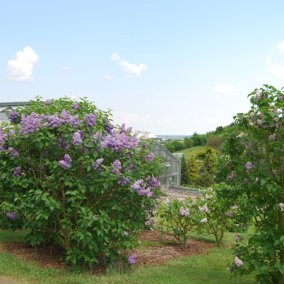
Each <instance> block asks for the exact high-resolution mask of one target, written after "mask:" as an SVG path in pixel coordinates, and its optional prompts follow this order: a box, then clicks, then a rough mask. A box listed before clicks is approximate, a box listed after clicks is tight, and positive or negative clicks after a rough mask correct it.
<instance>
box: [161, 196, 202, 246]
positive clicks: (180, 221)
mask: <svg viewBox="0 0 284 284" xmlns="http://www.w3.org/2000/svg"><path fill="white" fill-rule="evenodd" d="M195 211H196V208H195V206H194V202H193V201H192V200H191V199H185V200H183V201H180V200H178V199H174V200H172V201H169V202H168V203H162V204H161V206H160V208H159V211H158V217H159V222H158V224H159V226H160V228H161V229H162V230H166V231H167V232H168V233H172V235H173V236H174V238H175V239H176V240H177V241H178V242H179V244H180V245H181V246H183V247H186V246H187V239H188V233H189V232H190V231H191V230H193V228H194V227H195V224H196V220H195Z"/></svg>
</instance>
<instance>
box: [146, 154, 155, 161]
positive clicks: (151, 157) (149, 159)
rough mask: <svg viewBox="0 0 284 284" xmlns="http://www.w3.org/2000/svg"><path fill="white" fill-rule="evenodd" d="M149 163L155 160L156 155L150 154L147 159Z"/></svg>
mask: <svg viewBox="0 0 284 284" xmlns="http://www.w3.org/2000/svg"><path fill="white" fill-rule="evenodd" d="M146 159H147V161H148V162H152V161H153V160H154V159H155V154H154V153H152V152H151V153H149V154H148V155H147V157H146Z"/></svg>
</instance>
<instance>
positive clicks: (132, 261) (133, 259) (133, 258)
mask: <svg viewBox="0 0 284 284" xmlns="http://www.w3.org/2000/svg"><path fill="white" fill-rule="evenodd" d="M127 260H128V263H129V264H130V265H133V264H135V263H136V261H137V255H136V254H135V253H133V254H131V255H129V256H128V259H127Z"/></svg>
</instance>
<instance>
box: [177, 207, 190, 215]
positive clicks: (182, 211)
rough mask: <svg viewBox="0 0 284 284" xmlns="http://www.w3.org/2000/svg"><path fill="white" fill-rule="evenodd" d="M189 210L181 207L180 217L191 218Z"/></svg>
mask: <svg viewBox="0 0 284 284" xmlns="http://www.w3.org/2000/svg"><path fill="white" fill-rule="evenodd" d="M189 214H190V213H189V209H188V208H185V207H181V208H180V209H179V215H180V216H183V217H188V216H189Z"/></svg>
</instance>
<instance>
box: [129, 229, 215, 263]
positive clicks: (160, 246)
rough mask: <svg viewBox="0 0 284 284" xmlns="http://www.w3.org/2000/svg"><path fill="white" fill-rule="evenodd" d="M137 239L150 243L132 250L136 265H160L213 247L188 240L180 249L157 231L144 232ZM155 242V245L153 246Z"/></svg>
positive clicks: (169, 237)
mask: <svg viewBox="0 0 284 284" xmlns="http://www.w3.org/2000/svg"><path fill="white" fill-rule="evenodd" d="M139 239H140V240H141V241H148V242H151V244H153V245H151V246H149V247H141V248H138V249H136V250H134V253H136V254H137V264H156V265H159V264H162V263H165V262H167V261H169V260H171V259H176V258H179V257H182V256H189V255H198V254H202V253H205V252H206V251H207V250H208V249H210V248H212V247H214V244H212V243H207V242H201V241H196V240H192V239H189V240H188V242H187V247H186V248H183V247H180V246H179V245H178V244H177V242H176V241H175V239H174V238H173V237H172V236H170V235H165V234H161V233H160V232H158V231H144V232H143V233H142V234H141V235H140V236H139ZM155 242H156V243H157V245H155Z"/></svg>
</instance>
